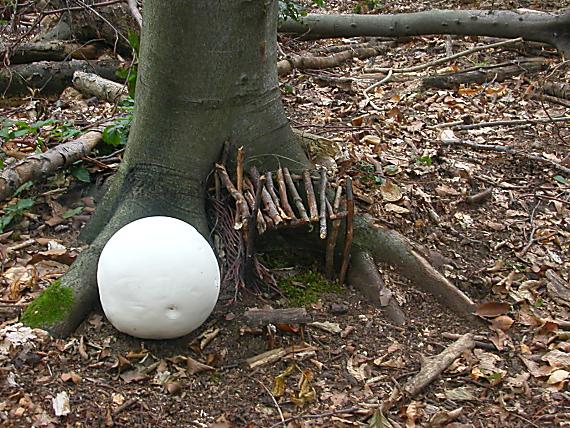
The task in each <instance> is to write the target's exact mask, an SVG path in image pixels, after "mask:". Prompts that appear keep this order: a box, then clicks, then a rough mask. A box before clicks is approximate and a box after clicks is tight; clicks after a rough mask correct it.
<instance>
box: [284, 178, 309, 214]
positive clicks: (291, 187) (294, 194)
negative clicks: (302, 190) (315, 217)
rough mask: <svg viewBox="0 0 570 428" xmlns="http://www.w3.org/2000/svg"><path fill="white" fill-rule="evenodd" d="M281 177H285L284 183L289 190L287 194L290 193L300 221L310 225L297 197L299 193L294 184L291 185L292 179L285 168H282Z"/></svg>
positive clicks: (303, 207)
mask: <svg viewBox="0 0 570 428" xmlns="http://www.w3.org/2000/svg"><path fill="white" fill-rule="evenodd" d="M283 175H284V176H285V182H286V183H287V187H288V188H289V192H291V196H292V197H293V202H294V203H295V206H296V207H297V211H299V215H300V216H301V220H303V221H305V222H307V223H310V220H309V217H308V216H307V210H306V209H305V206H304V205H303V200H302V199H301V197H300V196H299V192H298V191H297V188H296V187H295V183H293V179H292V178H291V174H289V170H288V169H287V168H283Z"/></svg>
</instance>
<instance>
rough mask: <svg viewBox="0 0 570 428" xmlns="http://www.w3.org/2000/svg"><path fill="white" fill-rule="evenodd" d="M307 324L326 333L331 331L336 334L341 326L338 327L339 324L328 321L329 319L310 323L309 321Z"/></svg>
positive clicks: (340, 330)
mask: <svg viewBox="0 0 570 428" xmlns="http://www.w3.org/2000/svg"><path fill="white" fill-rule="evenodd" d="M308 325H310V326H311V327H316V328H318V329H320V330H324V331H326V332H328V333H333V334H338V333H340V332H342V328H340V325H339V324H338V323H336V322H330V321H325V322H319V321H315V322H312V323H309V324H308Z"/></svg>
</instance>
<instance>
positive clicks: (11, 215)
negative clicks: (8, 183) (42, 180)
mask: <svg viewBox="0 0 570 428" xmlns="http://www.w3.org/2000/svg"><path fill="white" fill-rule="evenodd" d="M20 188H21V187H20ZM18 190H20V189H18ZM18 190H17V191H16V192H18ZM35 202H36V200H35V199H34V198H23V199H18V200H17V201H16V202H14V203H11V204H8V205H6V206H5V207H4V209H3V212H4V213H3V214H2V215H1V216H0V233H3V232H4V229H6V227H8V226H9V225H10V224H11V223H12V222H13V221H14V220H16V219H18V218H20V217H22V215H24V214H25V213H26V212H28V211H29V210H30V209H31V208H32V207H33V206H34V204H35Z"/></svg>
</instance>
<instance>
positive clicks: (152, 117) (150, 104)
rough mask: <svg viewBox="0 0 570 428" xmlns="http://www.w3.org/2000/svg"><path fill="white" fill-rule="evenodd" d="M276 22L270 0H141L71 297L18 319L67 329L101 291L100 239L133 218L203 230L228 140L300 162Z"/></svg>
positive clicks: (38, 305) (251, 154)
mask: <svg viewBox="0 0 570 428" xmlns="http://www.w3.org/2000/svg"><path fill="white" fill-rule="evenodd" d="M276 26H277V8H276V2H274V1H267V0H253V1H252V0H221V1H217V2H212V1H210V0H194V1H192V2H187V1H183V0H171V1H169V2H162V1H159V0H147V1H146V2H145V21H144V28H143V32H142V34H143V36H142V40H141V57H140V66H139V74H138V82H137V95H136V107H135V119H134V123H133V126H132V128H131V133H130V137H129V142H128V145H127V150H126V153H125V157H124V161H123V163H122V164H121V167H120V169H119V171H118V172H117V174H116V176H115V178H114V181H113V184H112V185H111V188H110V190H109V192H108V194H107V195H106V196H105V199H104V200H103V201H102V203H101V204H100V206H99V207H98V210H97V212H96V214H95V216H94V218H93V219H92V221H91V223H90V225H89V226H88V230H87V231H86V236H87V238H88V239H89V240H91V239H93V242H92V243H91V245H90V247H89V248H88V249H87V250H85V251H84V252H83V253H82V254H81V256H80V257H79V259H78V260H77V262H76V263H74V264H73V265H72V267H71V269H70V271H69V272H68V273H67V274H66V275H65V276H64V277H62V279H61V286H59V287H56V289H57V292H61V291H62V290H63V292H65V293H69V290H71V294H72V299H71V303H70V305H68V306H67V307H66V308H65V311H63V313H62V314H61V315H60V316H57V317H56V319H53V316H50V314H52V312H50V307H49V306H50V303H52V304H53V302H50V299H48V298H43V299H42V298H41V296H40V297H39V298H38V299H37V300H36V301H35V302H33V303H32V304H31V305H30V306H29V307H28V310H27V311H26V312H25V314H24V317H23V319H24V321H26V322H27V323H28V324H31V325H35V326H39V327H42V328H45V329H47V330H49V331H50V332H51V333H52V334H54V335H56V336H66V335H69V334H70V333H72V332H73V330H74V329H75V327H76V326H77V325H78V323H79V322H81V320H82V319H83V318H84V316H85V315H86V314H87V312H88V311H89V310H90V309H91V307H92V304H93V303H94V302H95V301H96V299H97V287H96V273H97V261H98V257H99V254H100V252H101V250H102V248H103V247H104V245H105V243H106V242H107V240H108V239H109V238H110V237H111V236H112V235H113V233H114V232H116V231H117V230H118V229H119V228H121V227H122V226H124V225H125V224H127V223H129V222H132V221H134V220H136V219H138V218H141V217H147V216H151V215H165V216H171V217H176V218H179V219H182V220H184V221H187V222H188V223H190V224H192V225H193V226H194V227H196V229H197V230H198V231H200V232H201V233H202V234H203V235H204V236H208V226H207V219H206V213H205V194H206V180H207V178H208V175H209V174H210V172H211V170H212V167H213V165H214V163H215V162H216V161H217V160H218V159H219V156H220V153H221V151H222V146H223V144H224V142H226V141H229V142H231V143H233V144H234V145H235V146H244V147H245V150H246V153H247V157H248V158H249V159H255V160H256V161H257V162H260V163H261V162H263V163H264V164H265V165H266V166H268V167H275V166H276V165H277V164H278V163H281V164H285V165H286V164H288V163H289V164H290V166H293V167H299V165H301V166H306V162H307V160H306V157H305V155H304V153H303V151H302V149H301V147H300V145H299V144H297V138H296V137H295V136H294V135H293V133H292V131H291V129H290V127H289V124H288V121H287V118H286V117H285V113H284V110H283V106H282V103H281V98H280V91H279V86H278V80H277V71H276V67H275V64H276V56H277V55H276V47H277V45H276V32H277V28H276ZM172 52H176V55H173V54H172ZM291 159H292V160H294V162H293V163H292V164H291V162H289V161H288V160H291ZM44 294H46V293H45V292H44ZM52 294H53V293H52Z"/></svg>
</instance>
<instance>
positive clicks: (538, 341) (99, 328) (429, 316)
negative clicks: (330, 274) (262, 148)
mask: <svg viewBox="0 0 570 428" xmlns="http://www.w3.org/2000/svg"><path fill="white" fill-rule="evenodd" d="M356 3H357V2H353V1H347V0H341V1H330V2H328V3H327V10H328V11H330V12H331V13H334V12H335V11H341V12H351V11H352V10H353V9H354V7H355V4H356ZM490 3H491V2H485V1H481V2H464V1H461V2H454V1H453V0H448V1H446V0H442V1H437V2H424V3H422V2H411V1H408V0H401V1H398V2H389V4H386V5H384V4H382V5H378V7H377V9H376V11H379V12H381V13H388V12H390V13H392V12H407V11H412V10H423V9H427V8H429V7H441V8H458V7H461V8H478V7H481V8H489V7H490ZM494 3H495V7H503V8H516V7H524V8H536V9H540V10H555V9H558V8H560V7H565V6H566V7H567V6H568V5H569V4H568V2H538V1H501V2H499V1H497V2H494ZM361 4H364V2H361ZM368 4H371V5H372V4H374V2H368ZM359 42H361V40H360V39H350V40H336V41H311V42H303V41H299V40H296V39H294V38H286V37H283V36H280V46H281V49H282V50H283V53H284V54H288V53H296V54H299V55H302V54H307V53H308V52H309V51H311V52H314V51H315V50H316V49H321V50H322V49H324V48H326V47H328V46H331V45H340V44H347V43H354V44H357V43H359ZM493 42H496V40H490V39H489V38H473V37H461V38H456V37H451V38H447V37H445V36H442V37H415V38H411V39H408V40H404V41H400V42H399V43H397V44H396V45H394V46H392V47H391V48H390V50H389V51H388V53H387V54H386V55H385V56H382V57H377V58H373V59H371V60H363V61H361V60H357V59H355V60H352V61H351V62H349V63H345V64H342V65H340V66H338V67H336V68H332V69H326V70H304V71H299V70H296V71H294V72H293V73H292V74H291V75H289V76H286V77H285V78H282V79H281V86H282V92H283V98H284V101H285V105H286V108H287V112H288V115H289V117H290V119H291V122H292V125H293V126H295V127H297V128H298V129H301V130H304V131H308V132H311V133H313V134H317V135H319V136H321V137H323V138H326V139H328V140H330V141H333V142H335V143H337V144H338V145H339V147H340V148H341V152H342V155H341V156H339V157H338V158H337V164H338V167H339V170H340V172H341V173H344V174H348V175H350V176H352V177H353V180H354V183H355V194H356V197H357V201H358V210H359V211H360V212H368V213H370V214H371V215H373V216H374V217H375V218H376V219H377V220H378V221H379V222H380V223H381V224H383V225H384V226H389V227H391V228H394V229H396V230H398V231H399V232H401V233H402V234H403V235H405V236H406V237H407V238H409V239H410V240H411V241H413V242H415V243H416V244H417V248H418V250H419V251H421V252H422V253H424V254H425V255H426V256H427V258H428V260H429V261H430V262H431V263H432V264H433V266H434V267H436V268H437V269H438V270H439V271H440V272H442V273H443V274H444V275H445V276H446V277H447V278H448V279H449V280H451V281H452V282H453V283H454V284H456V285H457V286H458V287H459V288H460V289H461V290H463V291H464V292H465V293H466V294H468V295H469V296H470V297H471V298H473V299H474V300H475V301H476V302H478V303H485V305H482V306H480V308H479V313H480V314H481V315H482V317H481V318H482V321H481V323H480V324H476V323H472V322H467V321H465V320H463V319H461V318H460V317H458V316H457V315H455V314H454V313H452V312H450V311H449V310H448V309H446V308H445V307H442V305H440V304H439V303H437V302H436V301H435V299H434V298H433V297H432V296H430V295H428V294H426V293H425V292H422V291H421V290H420V289H418V288H417V287H414V286H413V285H412V284H410V282H409V281H407V280H406V279H405V278H404V277H403V276H401V275H400V273H399V272H397V271H395V270H394V269H392V268H390V267H388V266H379V268H380V271H381V274H382V277H383V279H384V281H385V282H386V285H387V286H388V287H389V288H390V289H391V290H392V292H393V293H394V294H395V296H396V298H397V300H398V302H399V303H400V304H401V305H402V308H403V310H404V313H405V315H406V318H407V322H406V324H405V325H404V326H396V325H393V324H391V323H390V322H388V321H387V320H386V318H385V316H384V315H383V313H382V309H379V308H377V307H374V306H372V305H370V304H368V303H367V301H366V300H365V299H364V298H363V297H362V296H361V295H360V294H359V293H358V292H356V291H355V290H353V289H351V288H348V287H347V288H345V289H344V290H343V291H342V292H340V293H337V294H323V295H321V297H320V299H319V300H318V301H317V302H316V303H313V304H310V305H308V306H307V312H308V313H309V315H310V316H311V318H312V320H313V323H311V324H309V325H307V326H306V328H305V333H304V342H303V340H302V338H301V336H300V334H299V332H298V331H297V329H293V328H291V326H289V327H287V328H283V329H282V330H279V329H278V331H277V333H276V335H275V343H274V344H273V346H272V348H273V349H274V350H275V349H283V352H282V354H280V355H279V357H278V358H276V360H275V361H271V362H269V363H267V364H262V365H260V366H257V367H253V368H252V367H251V365H250V362H251V361H250V360H249V359H251V358H252V357H255V356H257V355H260V354H262V353H264V352H267V351H269V350H270V346H269V345H270V344H269V339H268V336H267V334H265V331H264V330H263V329H256V328H251V327H249V326H247V324H246V322H245V318H244V312H245V311H246V310H247V309H248V308H252V307H262V306H264V305H267V304H268V303H272V305H273V307H275V308H277V307H282V306H286V305H287V302H285V301H279V302H268V300H267V299H263V298H261V297H256V296H252V295H250V294H247V293H246V294H244V295H243V296H242V298H241V299H240V300H239V301H238V302H237V303H230V302H229V301H228V299H227V298H222V299H220V301H219V304H218V305H217V307H216V308H215V310H214V313H213V314H212V316H211V317H210V318H209V320H208V321H207V322H206V323H205V324H204V325H203V326H202V327H201V328H200V329H198V330H197V331H196V332H194V333H193V334H191V335H190V336H188V337H184V338H180V339H176V340H169V341H151V340H145V341H143V340H138V339H135V338H133V337H130V336H127V335H124V334H122V333H119V332H117V331H116V330H115V329H114V328H113V327H112V326H111V325H110V324H109V323H108V321H107V320H106V319H105V316H104V315H103V313H102V311H101V310H100V309H97V310H95V311H94V312H93V313H92V314H91V316H90V317H89V318H88V319H87V320H86V321H85V322H84V323H83V325H82V326H81V327H80V328H79V329H78V330H77V332H76V334H75V335H74V336H73V337H70V338H67V339H54V338H50V337H49V336H48V335H47V334H45V333H43V332H41V331H38V330H30V329H28V328H26V327H23V326H21V324H19V323H18V318H19V313H20V311H21V310H22V309H23V308H24V307H25V306H26V305H27V304H29V302H30V301H31V300H32V299H33V297H34V296H36V295H37V294H38V293H39V292H40V291H41V289H43V288H45V286H47V285H48V284H49V283H50V282H51V281H53V280H54V279H56V278H57V277H59V276H61V275H62V274H63V273H64V272H65V271H66V269H67V268H68V265H69V264H70V263H71V262H72V261H73V260H74V259H75V257H76V256H77V254H78V253H79V252H80V251H81V249H82V247H81V246H79V245H78V244H76V243H75V238H76V237H77V234H78V232H79V230H80V229H81V228H82V227H83V225H84V224H85V222H86V221H87V220H88V218H89V216H90V214H91V213H92V212H93V210H94V208H95V205H96V203H95V202H96V201H97V198H98V195H97V194H96V192H95V191H91V190H90V189H91V188H92V187H93V188H95V187H96V186H88V185H86V184H84V183H83V184H82V183H81V182H79V181H78V180H77V177H74V176H73V175H69V174H63V173H62V174H60V175H58V176H57V177H53V178H51V179H50V180H49V181H48V182H47V183H44V184H41V185H40V184H38V185H35V186H34V188H33V189H31V190H30V193H31V194H33V196H34V197H35V198H36V203H35V205H34V207H33V208H32V209H31V210H30V211H29V212H27V214H26V215H24V216H23V217H22V218H21V220H20V221H19V222H18V224H16V225H12V226H10V227H7V228H6V229H5V231H4V233H3V234H2V235H0V245H1V251H0V252H1V254H2V258H3V261H2V272H3V275H2V282H1V284H0V425H2V426H6V427H28V426H38V427H44V426H45V427H49V426H70V427H71V426H77V427H95V426H117V427H122V426H124V427H135V426H137V427H138V426H149V427H170V426H184V427H186V426H188V427H218V428H222V427H266V428H267V427H281V426H282V427H291V428H293V427H352V426H357V427H370V428H378V427H398V426H406V427H414V426H450V427H549V426H556V427H562V426H570V390H569V387H568V380H569V379H570V322H569V321H570V320H569V311H570V286H569V285H568V284H569V280H570V263H569V254H570V251H569V250H570V240H569V239H570V222H569V219H570V182H569V181H568V180H569V179H570V178H569V176H568V174H565V173H564V172H563V171H562V170H561V169H557V167H556V165H559V166H562V167H564V166H565V167H566V168H569V167H570V161H569V159H568V155H569V150H568V147H569V141H570V128H569V125H568V123H569V122H567V121H566V122H565V121H561V122H556V123H547V122H546V123H544V122H543V123H532V122H527V123H518V124H510V125H500V126H499V125H497V124H495V125H492V126H486V127H479V128H473V129H466V128H462V127H464V126H465V125H469V124H479V123H481V122H488V121H498V120H505V121H509V120H514V119H536V118H552V117H563V116H568V115H569V114H570V107H569V105H570V101H564V100H562V104H560V103H556V102H553V101H552V99H550V100H549V101H547V100H545V99H541V98H540V96H534V95H536V94H539V95H540V94H541V93H542V92H541V91H542V88H543V87H544V85H545V83H548V82H557V83H568V82H570V67H568V62H563V61H562V59H561V58H560V57H559V56H558V55H557V54H556V52H555V51H553V50H552V49H550V48H544V47H540V48H537V47H534V46H531V47H529V46H526V47H521V46H520V45H513V46H510V47H509V46H506V47H504V48H499V49H485V50H482V51H479V52H476V53H472V54H470V55H466V56H463V57H460V58H457V59H456V60H454V61H452V62H449V63H444V64H439V65H437V66H434V67H430V68H427V69H426V70H424V71H420V72H416V73H402V74H398V75H397V76H396V77H394V78H393V79H392V80H390V81H387V82H386V83H384V84H381V85H379V86H378V87H376V88H375V89H374V90H372V91H370V92H368V94H365V93H364V90H365V89H367V88H369V87H370V86H371V85H372V84H374V83H376V82H378V76H374V75H373V74H371V73H369V72H367V71H365V68H372V67H389V68H393V69H399V68H404V67H409V66H413V65H417V64H421V63H428V62H430V61H433V60H435V59H438V58H442V57H444V56H445V54H446V48H447V47H450V48H451V49H452V50H453V52H454V53H457V52H461V51H463V50H466V49H469V48H472V47H473V46H475V45H486V44H490V43H493ZM539 54H540V56H542V57H543V58H545V61H546V66H547V68H546V69H545V70H544V71H542V72H538V73H526V72H525V70H524V66H521V70H520V72H517V73H515V74H513V75H512V76H510V77H508V78H506V79H505V80H501V81H499V80H498V79H495V78H494V77H493V75H490V76H491V77H490V78H489V79H488V80H487V81H486V82H484V83H470V84H464V85H461V86H460V87H459V88H451V89H441V88H433V87H429V86H426V85H425V83H424V81H423V79H424V78H425V77H426V76H430V75H434V74H441V73H445V72H452V71H453V72H454V71H460V70H464V69H467V68H472V67H474V66H477V67H484V66H488V65H490V64H496V63H503V62H507V61H516V60H519V59H520V58H522V57H525V56H526V57H530V56H532V57H536V56H537V55H539ZM347 78H348V79H350V80H347ZM65 97H66V95H63V96H62V97H61V98H60V99H59V100H57V101H54V100H36V99H26V100H22V101H21V104H20V105H19V106H15V107H14V106H12V107H4V108H2V110H0V111H1V112H2V116H5V117H10V118H14V119H15V118H17V119H28V120H31V119H30V118H31V117H33V118H34V119H36V120H37V119H40V118H41V117H37V116H33V115H32V112H37V111H38V110H39V108H38V106H42V109H44V113H43V115H44V116H42V117H43V118H45V117H49V118H56V119H58V120H69V121H74V122H75V123H78V124H80V125H85V124H87V123H90V122H93V121H94V120H99V119H101V118H104V117H110V116H111V115H113V114H114V107H113V106H111V105H109V104H107V103H91V102H90V103H87V102H86V99H85V98H81V97H79V98H75V99H71V98H65ZM564 102H566V103H567V104H566V105H564ZM34 114H35V113H34ZM461 141H463V142H465V141H466V142H470V143H472V144H480V145H486V146H510V147H511V148H512V149H513V151H514V152H515V154H514V155H513V154H511V153H504V152H501V151H497V150H481V149H480V147H479V148H476V147H474V146H473V145H471V146H466V145H461V144H459V142H461ZM528 154H535V155H540V156H541V160H537V158H532V157H529V156H528ZM118 156H120V155H118ZM94 158H95V160H92V159H91V160H89V159H87V160H85V161H84V165H85V167H86V168H87V169H88V170H89V172H90V173H91V181H92V183H94V182H99V181H100V180H101V177H106V176H108V175H110V173H111V172H112V171H113V168H114V167H116V165H112V164H110V163H108V162H107V163H106V164H105V163H103V165H107V167H102V166H101V164H102V162H101V161H99V162H97V160H96V156H94ZM109 165H110V166H109ZM386 182H389V183H391V187H387V186H386V184H385V183H386ZM382 183H384V184H382ZM488 189H492V190H488ZM486 190H488V192H491V193H489V194H487V196H486V197H484V198H483V200H482V201H477V200H476V201H474V202H473V201H472V200H471V199H469V197H472V196H473V195H477V194H480V193H481V192H483V191H486ZM94 192H95V193H94ZM80 207H81V208H82V209H79V210H77V209H78V208H80ZM74 209H75V210H76V212H71V210H74ZM300 233H301V232H300ZM290 267H291V268H295V266H290ZM222 294H223V295H228V294H229V295H232V294H233V290H223V293H222ZM483 318H485V319H486V320H485V321H483ZM287 330H295V331H287ZM465 333H473V334H475V335H476V346H475V348H474V349H472V350H466V351H464V352H463V353H461V356H460V357H459V358H457V359H456V360H455V361H454V362H453V363H452V364H451V365H450V366H449V367H448V368H447V370H445V372H444V373H443V374H442V375H441V376H440V377H438V378H436V379H435V380H434V381H433V382H431V383H430V384H429V385H428V386H427V387H426V388H425V389H424V390H423V391H421V392H420V393H419V394H417V395H415V396H413V397H404V398H403V399H401V400H399V401H398V402H396V403H393V405H391V406H388V407H389V408H387V409H386V408H385V407H386V403H387V402H388V400H389V397H390V396H391V394H392V392H393V391H394V390H395V389H396V390H399V389H401V388H403V387H405V385H406V384H407V382H409V381H410V380H411V379H413V377H414V376H415V375H416V374H417V373H418V371H419V370H420V368H421V362H422V361H423V359H424V358H427V357H432V356H436V355H438V354H439V353H440V352H442V351H443V350H444V349H445V348H446V347H448V346H449V345H450V344H452V343H453V341H454V340H456V339H457V338H458V337H459V336H461V335H463V334H465ZM274 352H275V351H274ZM436 358H437V357H436ZM66 406H68V409H67V410H66ZM383 406H384V407H383ZM56 409H57V410H56ZM57 414H60V415H61V416H57Z"/></svg>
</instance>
